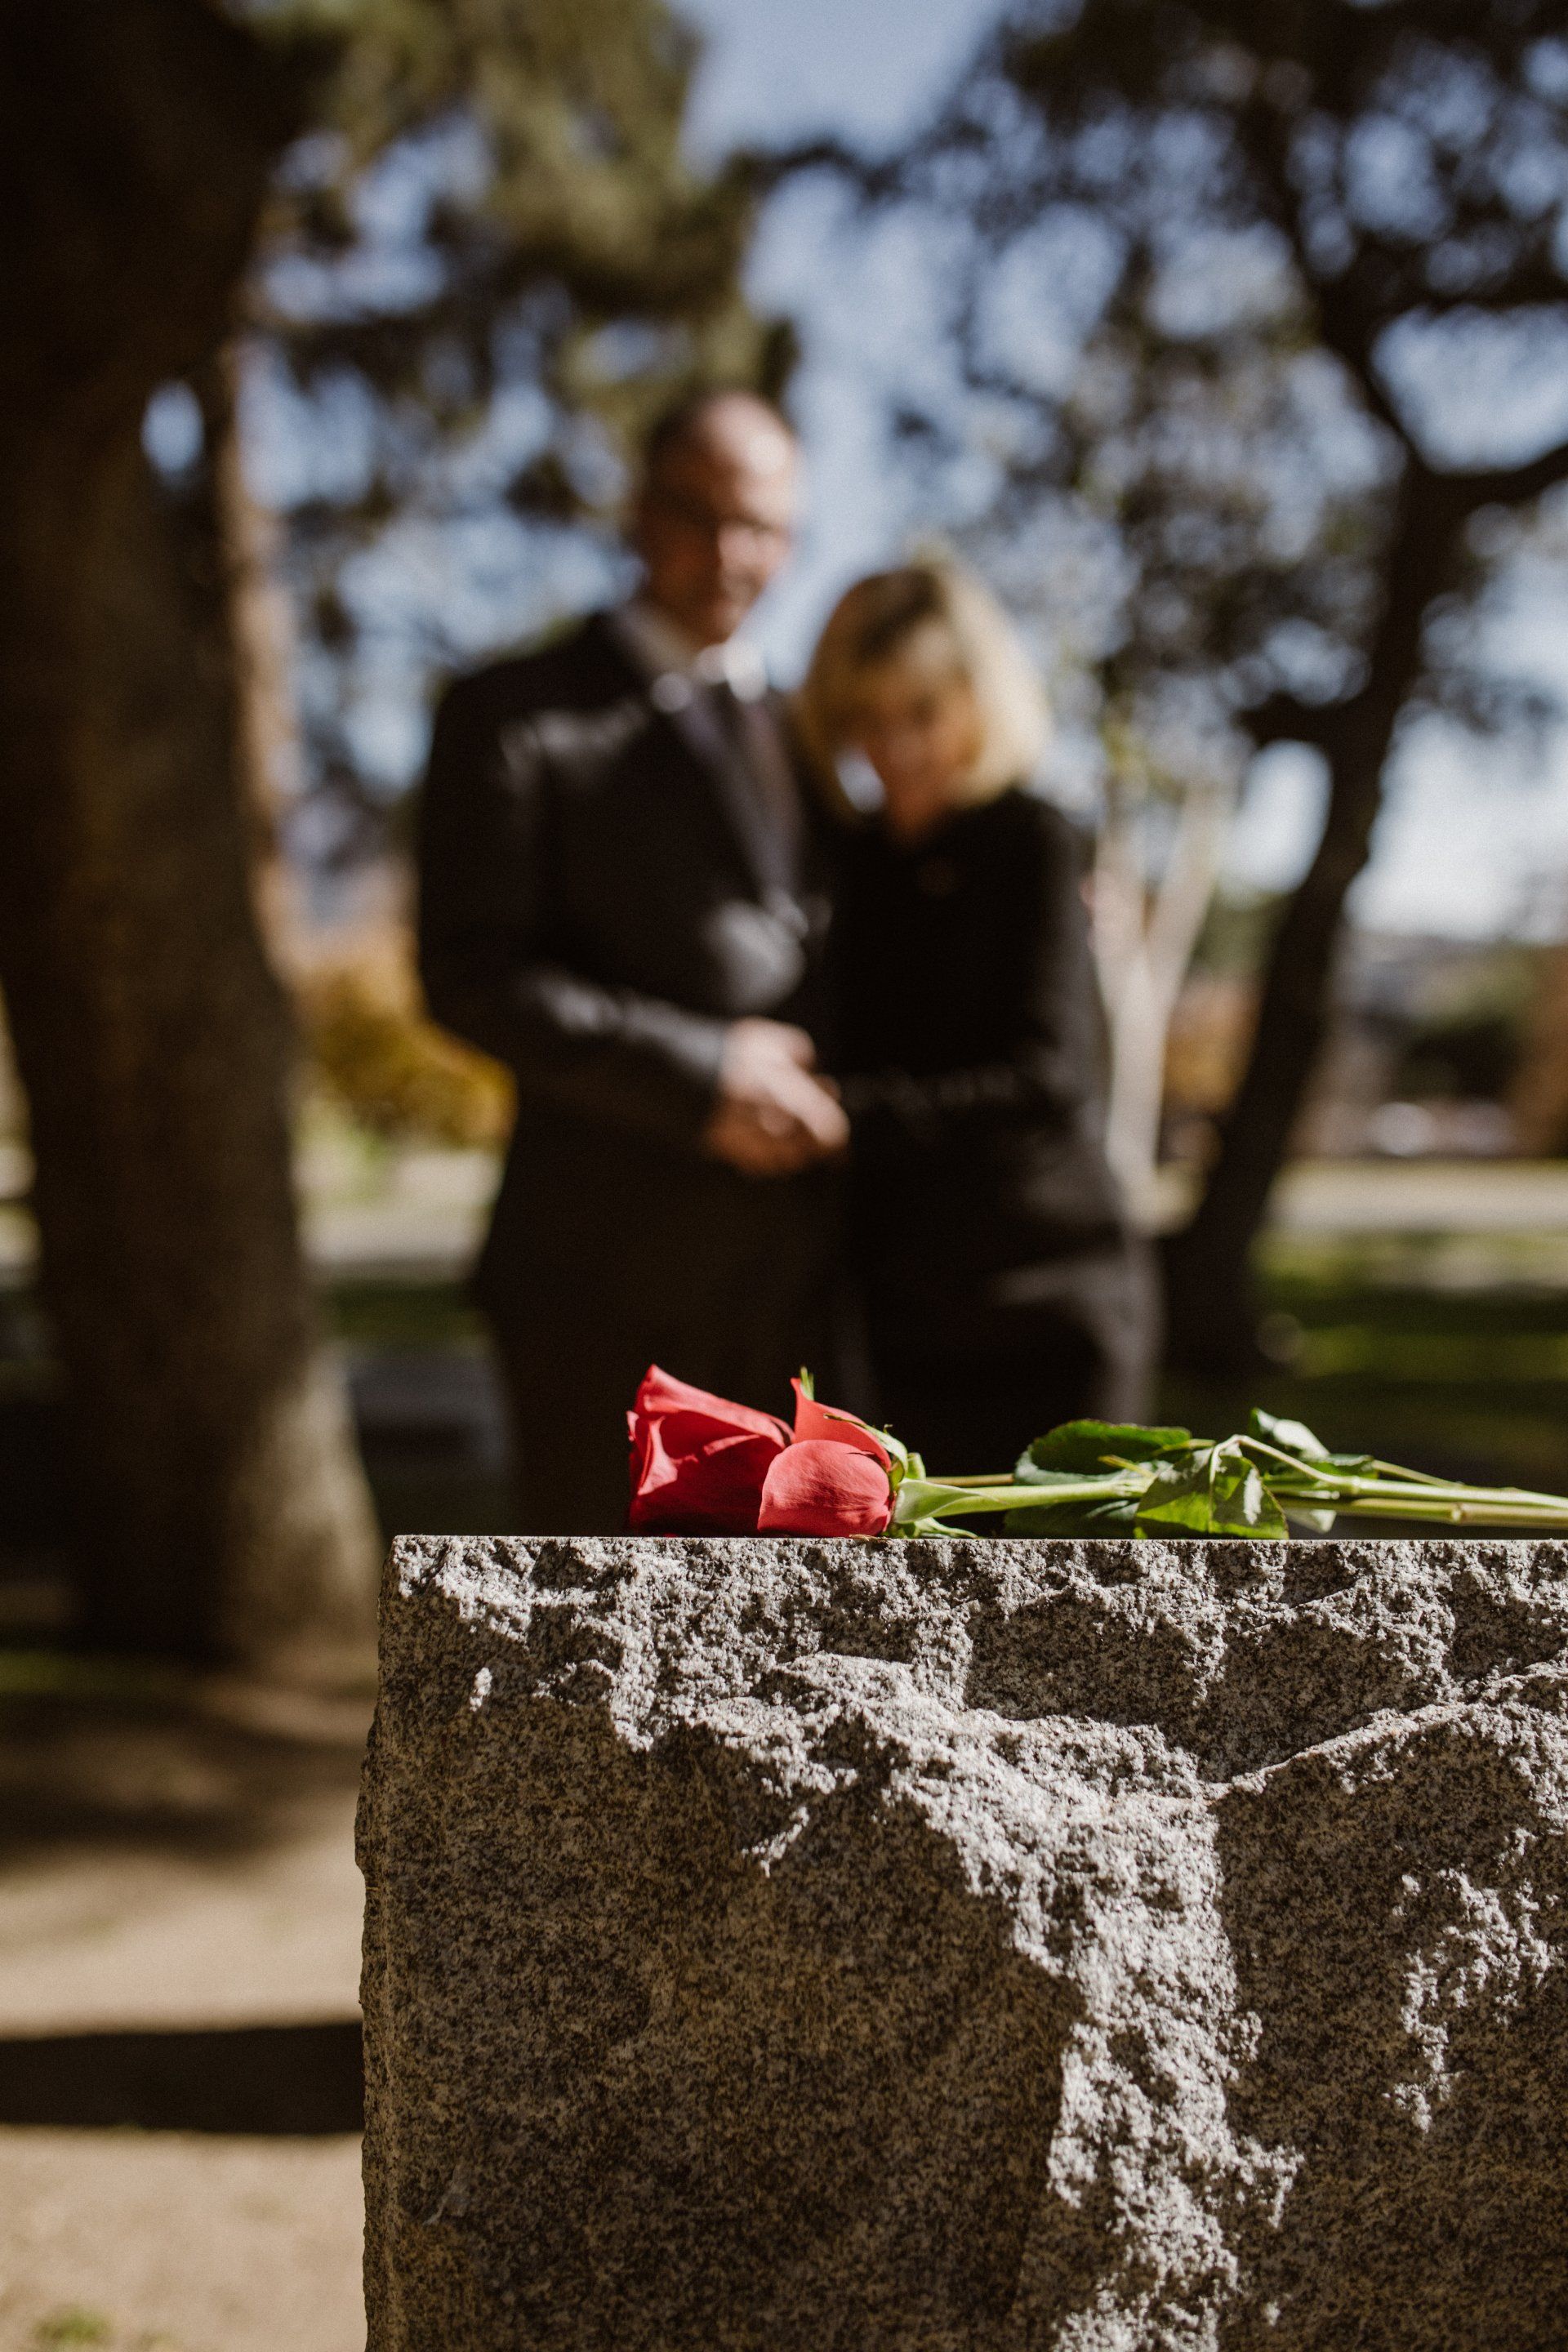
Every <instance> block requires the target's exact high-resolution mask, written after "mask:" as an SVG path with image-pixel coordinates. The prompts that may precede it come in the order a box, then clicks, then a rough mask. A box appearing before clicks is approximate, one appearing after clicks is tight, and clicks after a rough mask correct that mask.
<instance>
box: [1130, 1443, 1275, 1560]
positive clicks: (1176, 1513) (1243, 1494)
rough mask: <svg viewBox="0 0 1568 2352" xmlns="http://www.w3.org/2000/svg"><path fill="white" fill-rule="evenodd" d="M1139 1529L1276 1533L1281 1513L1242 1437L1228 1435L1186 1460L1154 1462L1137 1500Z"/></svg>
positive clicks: (1159, 1532)
mask: <svg viewBox="0 0 1568 2352" xmlns="http://www.w3.org/2000/svg"><path fill="white" fill-rule="evenodd" d="M1137 1525H1138V1531H1139V1533H1140V1534H1141V1535H1146V1534H1149V1533H1151V1532H1152V1533H1154V1534H1156V1535H1163V1534H1167V1533H1173V1534H1188V1535H1204V1536H1252V1537H1268V1538H1276V1539H1278V1538H1283V1537H1284V1536H1286V1535H1287V1534H1289V1528H1287V1526H1286V1524H1285V1514H1284V1512H1283V1511H1282V1510H1281V1509H1280V1507H1279V1504H1278V1503H1277V1502H1276V1501H1275V1499H1274V1496H1272V1495H1271V1494H1270V1493H1269V1491H1268V1487H1267V1486H1266V1485H1265V1484H1264V1481H1263V1478H1262V1476H1261V1475H1260V1474H1259V1472H1258V1465H1257V1464H1256V1463H1254V1462H1251V1461H1249V1460H1248V1459H1247V1454H1246V1453H1245V1451H1244V1450H1243V1447H1242V1444H1241V1441H1240V1440H1239V1439H1237V1438H1234V1437H1233V1438H1227V1439H1226V1441H1225V1442H1224V1444H1219V1445H1210V1446H1206V1447H1205V1448H1203V1449H1202V1450H1201V1451H1200V1452H1198V1453H1196V1454H1194V1455H1193V1457H1192V1459H1191V1461H1190V1462H1188V1463H1169V1464H1167V1463H1163V1462H1162V1463H1158V1464H1156V1465H1155V1468H1154V1475H1153V1477H1152V1479H1151V1481H1150V1483H1149V1485H1148V1486H1147V1487H1146V1488H1145V1490H1144V1493H1143V1497H1142V1502H1141V1503H1140V1504H1139V1506H1138V1519H1137Z"/></svg>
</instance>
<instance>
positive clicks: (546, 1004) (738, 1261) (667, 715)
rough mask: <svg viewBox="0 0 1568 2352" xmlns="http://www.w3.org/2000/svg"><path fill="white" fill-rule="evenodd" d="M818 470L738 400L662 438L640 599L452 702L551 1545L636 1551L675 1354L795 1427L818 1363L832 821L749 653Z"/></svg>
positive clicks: (473, 1015)
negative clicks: (632, 1423)
mask: <svg viewBox="0 0 1568 2352" xmlns="http://www.w3.org/2000/svg"><path fill="white" fill-rule="evenodd" d="M795 482H796V449H795V439H794V436H793V435H792V434H791V432H790V430H789V427H788V426H787V425H786V424H785V423H784V419H783V417H782V416H780V415H779V414H778V413H777V411H776V410H774V409H773V408H772V407H770V406H769V405H768V404H766V403H765V402H763V401H761V400H758V399H756V398H753V397H752V395H751V394H745V393H739V392H726V393H718V394H708V395H706V396H704V397H702V398H700V399H696V400H693V401H690V402H689V403H687V404H685V405H683V406H682V407H681V408H679V410H677V411H675V412H673V413H672V414H671V415H668V416H667V417H666V418H665V419H664V420H663V421H662V423H661V424H660V425H658V426H657V427H656V428H655V430H654V432H653V434H652V436H650V438H649V441H648V444H647V450H646V453H645V462H644V468H643V478H642V483H641V488H640V492H639V496H638V499H637V506H636V509H635V512H634V517H633V531H632V536H633V542H634V545H635V548H636V551H637V554H638V556H639V557H640V558H641V562H642V567H643V580H642V585H641V588H640V590H639V592H638V593H637V595H636V596H635V597H634V598H633V599H632V601H631V602H630V603H629V604H626V605H624V606H622V607H621V608H620V609H619V610H618V611H616V612H611V613H604V614H595V615H594V616H593V617H592V618H591V619H589V620H587V621H585V622H584V623H583V625H581V626H580V627H579V628H577V629H575V630H574V631H573V633H572V634H571V635H568V636H566V637H565V638H563V639H562V640H560V641H559V642H558V643H556V644H553V645H552V646H548V647H547V648H546V649H545V650H544V651H542V652H540V653H535V654H531V655H527V656H523V657H522V658H521V659H517V660H510V661H504V662H499V663H497V664H496V665H494V667H490V668H488V669H484V670H481V671H479V672H478V673H477V674H476V675H475V676H473V677H468V678H465V679H463V680H461V681H460V682H459V683H458V684H457V685H456V686H454V687H453V688H451V690H450V691H449V693H448V694H447V697H446V698H445V700H444V702H443V703H442V706H441V709H440V711H439V714H438V716H437V722H436V734H435V740H434V743H433V746H432V749H431V754H430V767H429V772H428V776H427V779H426V787H425V794H424V802H423V810H422V818H421V827H422V830H421V842H420V870H421V885H422V888H421V908H420V953H421V962H422V968H423V971H424V976H425V985H426V992H427V994H428V997H429V1001H430V1004H431V1007H432V1010H433V1011H434V1013H435V1014H436V1016H437V1019H438V1020H440V1021H443V1022H445V1023H446V1024H447V1027H448V1028H451V1029H453V1030H455V1031H456V1032H457V1033H458V1035H459V1036H462V1037H466V1038H468V1040H469V1041H470V1042H471V1043H472V1044H474V1045H478V1046H479V1047H481V1048H482V1049H483V1050H484V1051H485V1052H486V1053H489V1054H493V1055H496V1056H497V1057H498V1058H499V1059H500V1060H501V1061H503V1062H505V1063H506V1064H507V1065H508V1066H510V1069H511V1070H512V1071H513V1073H514V1074H515V1076H516V1078H517V1084H518V1121H517V1130H516V1134H515V1136H514V1139H513V1141H512V1146H511V1150H510V1157H509V1159H508V1161H507V1168H506V1173H505V1176H504V1179H503V1181H502V1183H501V1188H500V1198H499V1200H498V1202H497V1204H496V1211H495V1217H494V1221H493V1223H492V1224H491V1227H490V1233H489V1240H488V1242H487V1243H486V1245H485V1248H484V1252H483V1255H482V1256H481V1258H480V1262H479V1275H478V1280H477V1285H476V1287H477V1292H478V1296H479V1300H480V1303H481V1305H482V1307H484V1309H485V1311H486V1313H487V1315H488V1316H489V1320H490V1323H491V1325H492V1327H493V1329H494V1332H495V1336H496V1339H497V1342H498V1345H499V1349H500V1358H501V1362H502V1365H503V1368H504V1370H505V1375H506V1380H507V1384H508V1388H509V1390H510V1401H511V1408H512V1419H513V1431H514V1437H515V1443H516V1453H517V1469H518V1475H519V1485H520V1499H521V1506H522V1513H523V1519H522V1524H523V1527H524V1528H525V1530H526V1531H527V1532H529V1533H535V1534H549V1533H566V1534H595V1533H612V1532H614V1531H615V1530H616V1528H619V1527H620V1525H621V1523H622V1519H623V1516H624V1513H625V1508H626V1440H625V1419H624V1415H625V1410H626V1406H627V1405H628V1404H629V1403H630V1402H631V1398H632V1394H633V1391H634V1390H635V1388H636V1386H637V1380H638V1377H639V1376H640V1374H641V1372H642V1371H643V1370H644V1368H645V1366H646V1365H647V1364H648V1363H649V1362H652V1361H658V1362H660V1363H662V1364H663V1365H664V1366H665V1367H666V1368H667V1369H668V1370H669V1371H671V1372H674V1373H676V1374H677V1375H678V1376H679V1377H680V1378H681V1379H683V1380H688V1381H695V1382H697V1383H698V1385H699V1386H700V1387H704V1388H710V1389H714V1390H717V1391H719V1392H720V1393H721V1394H722V1395H727V1396H731V1397H734V1398H737V1399H740V1400H741V1401H742V1402H747V1403H752V1404H760V1405H766V1406H771V1407H772V1408H773V1410H775V1411H778V1410H782V1408H783V1405H784V1397H785V1393H786V1384H787V1381H788V1376H789V1374H790V1373H791V1372H792V1371H794V1370H795V1369H796V1367H797V1366H798V1365H799V1364H800V1363H802V1362H803V1361H811V1362H816V1363H820V1362H821V1361H822V1360H823V1350H824V1348H825V1345H826V1338H825V1332H824V1324H825V1320H826V1302H827V1296H828V1288H829V1280H830V1271H831V1265H832V1259H833V1251H834V1240H835V1236H834V1230H833V1221H834V1209H835V1198H836V1183H835V1178H834V1174H833V1170H832V1164H831V1163H832V1162H833V1161H834V1160H835V1159H836V1158H837V1155H838V1154H839V1153H840V1152H841V1151H842V1150H843V1149H844V1146H845V1143H846V1141H847V1126H846V1122H845V1118H844V1115H843V1112H842V1111H841V1110H840V1108H839V1107H838V1103H837V1099H836V1098H835V1096H834V1094H833V1093H832V1091H831V1090H830V1089H829V1087H827V1086H826V1085H825V1084H824V1083H823V1082H822V1081H821V1080H820V1079H819V1078H818V1077H817V1076H816V1074H815V1066H816V1045H815V1042H814V1031H815V1029H816V1023H817V1016H816V985H817V967H818V962H819V958H820V950H821V946H822V937H823V931H824V929H825V923H826V903H825V900H824V898H823V894H822V881H821V851H820V845H819V842H818V839H817V835H816V820H815V818H814V816H813V814H812V813H811V811H810V809H809V808H808V806H807V805H806V803H805V801H804V800H803V798H802V796H801V793H800V791H799V788H798V786H797V782H796V779H795V772H794V769H793V767H792V763H791V759H790V753H789V749H788V745H787V742H786V739H785V736H784V730H783V727H782V724H781V713H780V709H779V707H778V704H777V702H776V698H774V697H773V694H772V693H771V692H770V691H769V690H768V688H767V684H766V680H765V678H764V677H763V670H762V666H761V663H760V661H759V660H758V658H757V656H756V655H755V653H754V651H753V650H752V648H751V647H750V646H747V645H746V644H745V642H744V641H743V639H739V638H737V636H736V634H735V633H736V631H737V630H738V629H739V627H740V625H741V624H742V622H743V621H744V620H745V618H746V615H747V614H748V613H750V611H751V610H752V606H753V604H755V603H756V601H757V599H758V597H759V596H760V595H761V594H762V593H763V590H764V589H765V588H766V587H767V586H768V584H769V583H770V581H772V580H773V577H774V576H775V574H776V573H777V572H778V571H779V570H780V568H781V566H782V565H783V564H784V561H785V559H786V558H787V556H788V554H789V551H790V544H791V534H792V530H793V526H794V519H795Z"/></svg>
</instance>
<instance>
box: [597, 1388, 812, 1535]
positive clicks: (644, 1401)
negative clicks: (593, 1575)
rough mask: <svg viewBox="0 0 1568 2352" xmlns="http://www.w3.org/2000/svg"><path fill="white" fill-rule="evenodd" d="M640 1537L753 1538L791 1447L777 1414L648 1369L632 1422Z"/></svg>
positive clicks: (630, 1515) (633, 1524)
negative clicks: (772, 1468)
mask: <svg viewBox="0 0 1568 2352" xmlns="http://www.w3.org/2000/svg"><path fill="white" fill-rule="evenodd" d="M626 1428H627V1431H628V1432H629V1433H630V1436H631V1442H632V1458H631V1486H632V1499H631V1507H630V1509H629V1510H628V1511H627V1514H626V1526H627V1528H628V1529H629V1530H630V1531H631V1532H632V1533H633V1534H634V1535H645V1536H653V1535H681V1536H749V1535H754V1534H755V1532H756V1527H757V1512H758V1509H759V1507H760V1506H761V1503H762V1496H763V1480H764V1478H765V1477H766V1475H767V1473H768V1468H769V1465H770V1464H771V1463H772V1462H773V1460H774V1458H775V1457H776V1456H777V1455H778V1454H782V1453H783V1452H784V1448H785V1447H786V1446H787V1445H788V1444H789V1442H790V1433H789V1431H788V1429H787V1427H786V1426H785V1424H784V1423H783V1422H782V1421H779V1420H776V1419H775V1418H774V1416H773V1414H772V1413H771V1412H753V1411H752V1408H751V1407H750V1406H749V1405H743V1404H729V1403H727V1402H725V1400H724V1399H723V1398H722V1397H716V1396H710V1395H709V1393H708V1391H706V1389H694V1388H691V1387H689V1385H688V1384H687V1382H686V1381H677V1380H672V1379H671V1378H670V1376H669V1374H668V1372H662V1371H660V1370H659V1368H658V1365H657V1364H650V1365H649V1366H648V1369H647V1371H646V1372H645V1373H644V1374H643V1378H642V1385H641V1387H640V1388H639V1389H638V1391H637V1403H636V1405H635V1407H634V1408H633V1410H632V1411H631V1412H628V1413H627V1415H626Z"/></svg>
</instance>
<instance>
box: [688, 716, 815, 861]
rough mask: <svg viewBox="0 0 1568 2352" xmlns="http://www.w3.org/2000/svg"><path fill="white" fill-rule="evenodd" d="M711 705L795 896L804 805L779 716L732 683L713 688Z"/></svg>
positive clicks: (776, 858)
mask: <svg viewBox="0 0 1568 2352" xmlns="http://www.w3.org/2000/svg"><path fill="white" fill-rule="evenodd" d="M709 703H710V709H711V710H712V712H713V716H714V718H715V719H716V720H717V721H718V724H719V728H720V730H721V733H722V735H723V737H724V740H725V741H726V743H728V744H729V746H730V748H731V751H733V752H734V755H735V761H736V765H737V766H738V767H739V768H740V769H741V770H742V772H743V773H744V776H745V778H746V782H747V784H748V786H749V788H750V792H751V795H752V803H753V805H754V807H755V808H756V811H757V814H758V816H759V817H760V818H761V820H762V823H763V828H764V830H765V831H766V833H767V835H768V838H769V841H770V843H771V845H772V846H773V853H774V857H775V860H776V863H777V866H778V871H779V876H780V879H781V882H782V884H783V887H784V888H785V889H786V890H787V891H789V892H790V894H791V895H792V896H793V895H794V894H795V892H796V891H797V890H798V889H799V887H800V866H801V812H800V800H799V795H798V793H797V792H796V789H795V776H794V773H793V772H792V770H791V767H790V762H789V757H788V754H787V752H786V751H785V750H784V744H783V742H782V740H780V736H779V730H778V728H777V727H776V725H775V724H774V722H773V714H772V712H771V711H770V710H769V709H768V708H767V706H766V705H765V703H763V702H762V701H761V700H756V701H743V700H742V698H741V696H740V695H738V694H737V693H736V692H735V689H734V688H733V687H732V686H731V684H730V682H729V680H728V678H721V679H720V681H719V683H718V684H717V685H716V686H712V687H710V688H709Z"/></svg>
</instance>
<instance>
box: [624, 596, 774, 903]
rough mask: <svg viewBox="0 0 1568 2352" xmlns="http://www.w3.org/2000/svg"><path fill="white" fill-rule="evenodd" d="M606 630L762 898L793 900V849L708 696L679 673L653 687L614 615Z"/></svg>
mask: <svg viewBox="0 0 1568 2352" xmlns="http://www.w3.org/2000/svg"><path fill="white" fill-rule="evenodd" d="M603 625H604V628H605V635H606V637H607V638H608V640H609V643H610V644H611V646H613V647H614V649H615V652H616V656H617V657H618V659H619V660H620V662H621V664H622V665H623V667H625V668H626V671H627V672H628V673H629V675H630V676H631V677H632V678H633V679H634V680H635V681H636V683H637V687H638V688H639V690H640V691H641V692H642V693H643V694H644V695H645V696H646V697H647V699H648V700H649V701H650V702H651V703H652V705H653V707H654V709H655V711H656V712H657V713H658V717H659V719H661V720H662V721H663V723H664V724H665V725H666V726H667V727H668V728H669V730H671V732H672V733H673V734H674V735H676V736H677V737H678V738H679V741H680V744H681V746H682V748H683V749H684V750H685V751H686V752H687V753H688V754H689V761H690V764H691V766H692V767H694V768H695V769H696V770H697V771H698V772H699V775H700V778H701V781H702V782H703V783H704V784H705V785H706V787H707V789H708V794H709V798H710V801H711V802H712V803H713V805H714V806H715V807H716V808H717V810H718V813H719V815H720V816H721V819H722V821H723V824H724V827H725V830H726V831H727V832H728V834H729V835H730V837H731V841H733V843H734V845H735V846H736V848H737V849H738V850H739V851H740V853H741V856H742V859H743V860H744V862H745V866H746V870H747V872H748V874H749V875H750V876H751V877H752V881H753V882H754V884H755V885H756V888H757V894H758V896H759V898H763V899H764V900H765V899H767V898H771V897H773V895H774V894H775V893H777V892H780V891H783V892H785V893H788V894H790V895H793V892H794V888H795V872H794V867H795V859H794V856H792V854H791V845H790V844H789V843H788V842H787V841H785V840H784V839H782V838H781V837H780V834H779V831H778V829H777V828H776V827H774V826H773V825H772V824H770V823H769V822H768V814H767V809H766V806H765V803H764V800H763V783H762V782H761V780H759V779H758V778H756V777H754V776H752V774H751V773H750V772H748V770H747V768H746V766H745V764H744V761H742V755H741V752H740V750H739V748H738V747H737V745H736V744H735V743H733V742H732V741H731V738H730V736H729V735H728V734H727V732H726V731H725V730H724V728H723V726H722V725H721V722H720V720H719V719H718V717H717V715H716V713H715V712H714V709H713V707H712V704H711V703H710V700H709V699H708V697H707V696H706V695H705V694H703V693H702V692H701V691H700V688H697V687H696V686H695V685H694V684H693V682H692V681H691V679H689V677H686V676H685V675H684V674H683V673H682V672H681V671H679V670H668V671H666V672H665V673H664V674H663V676H661V677H656V678H654V679H653V680H652V681H651V683H650V682H649V680H648V678H647V675H646V673H645V672H644V670H643V667H642V665H641V663H640V662H639V661H638V660H637V656H636V654H635V653H634V652H633V650H632V648H631V647H630V646H628V645H626V644H625V643H623V641H622V638H621V635H620V632H619V631H618V629H617V628H616V622H615V615H614V614H606V615H605V620H604V624H603ZM780 757H781V759H782V757H783V749H782V746H781V747H780Z"/></svg>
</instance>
